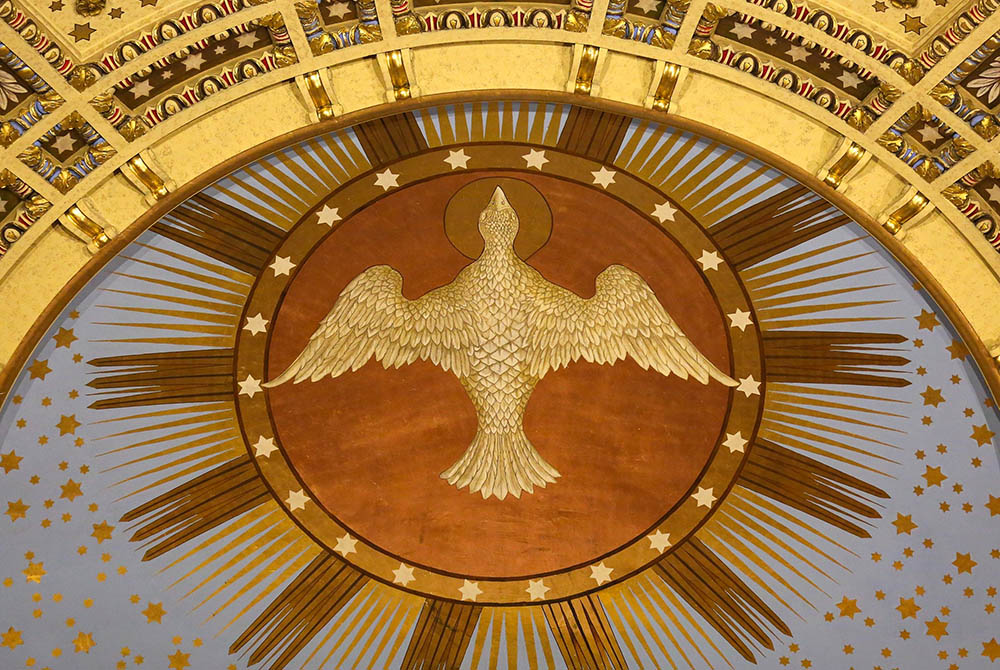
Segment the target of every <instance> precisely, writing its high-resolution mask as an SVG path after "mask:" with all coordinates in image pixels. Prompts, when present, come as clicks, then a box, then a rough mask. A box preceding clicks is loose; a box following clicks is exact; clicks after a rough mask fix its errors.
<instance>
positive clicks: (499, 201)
mask: <svg viewBox="0 0 1000 670" xmlns="http://www.w3.org/2000/svg"><path fill="white" fill-rule="evenodd" d="M487 207H488V208H489V209H513V208H512V207H511V206H510V203H509V202H508V201H507V194H505V193H504V192H503V189H502V188H500V187H499V186H497V187H496V190H495V191H493V197H492V198H490V204H489V205H488V206H487Z"/></svg>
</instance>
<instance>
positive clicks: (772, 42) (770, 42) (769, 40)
mask: <svg viewBox="0 0 1000 670" xmlns="http://www.w3.org/2000/svg"><path fill="white" fill-rule="evenodd" d="M764 43H765V44H767V46H769V47H773V46H774V45H775V44H777V43H778V40H776V39H774V38H773V37H765V38H764Z"/></svg>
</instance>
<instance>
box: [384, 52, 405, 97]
mask: <svg viewBox="0 0 1000 670" xmlns="http://www.w3.org/2000/svg"><path fill="white" fill-rule="evenodd" d="M386 63H387V65H388V68H389V83H390V84H392V93H393V96H394V97H395V98H396V100H397V101H398V100H408V99H409V98H410V95H411V93H410V79H409V77H407V76H406V66H405V65H404V63H403V52H402V51H400V50H399V49H395V50H393V51H390V52H389V53H387V54H386Z"/></svg>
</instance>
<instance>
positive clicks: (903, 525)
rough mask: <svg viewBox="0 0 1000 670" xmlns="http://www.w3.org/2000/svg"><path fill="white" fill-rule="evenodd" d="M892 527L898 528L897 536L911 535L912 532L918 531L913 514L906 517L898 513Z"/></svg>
mask: <svg viewBox="0 0 1000 670" xmlns="http://www.w3.org/2000/svg"><path fill="white" fill-rule="evenodd" d="M892 525H893V526H895V527H896V535H902V534H903V533H906V534H907V535H909V534H910V533H911V532H912V531H914V530H916V529H917V524H915V523H913V515H912V514H907V515H905V516H904V515H902V514H900V513H899V512H896V520H895V521H893V522H892Z"/></svg>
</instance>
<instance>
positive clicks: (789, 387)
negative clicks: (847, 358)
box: [768, 382, 911, 416]
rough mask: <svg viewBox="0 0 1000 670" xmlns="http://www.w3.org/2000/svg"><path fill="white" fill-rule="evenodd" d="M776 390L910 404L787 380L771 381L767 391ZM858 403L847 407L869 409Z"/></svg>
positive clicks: (899, 400) (772, 391)
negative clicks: (791, 382)
mask: <svg viewBox="0 0 1000 670" xmlns="http://www.w3.org/2000/svg"><path fill="white" fill-rule="evenodd" d="M776 392H787V393H795V394H798V395H800V396H814V395H824V396H832V397H834V398H854V399H856V400H878V401H881V402H891V403H897V404H903V405H909V404H911V403H910V401H909V400H902V399H899V398H887V397H883V396H878V395H870V394H867V393H857V392H855V391H839V390H837V389H831V388H829V387H826V386H801V385H797V384H790V383H788V382H773V383H771V384H769V385H768V393H776ZM859 405H860V403H855V404H853V405H848V406H847V407H850V408H852V409H854V410H857V411H869V410H867V409H863V408H861V407H860V406H859ZM893 416H906V415H904V414H895V415H893Z"/></svg>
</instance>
